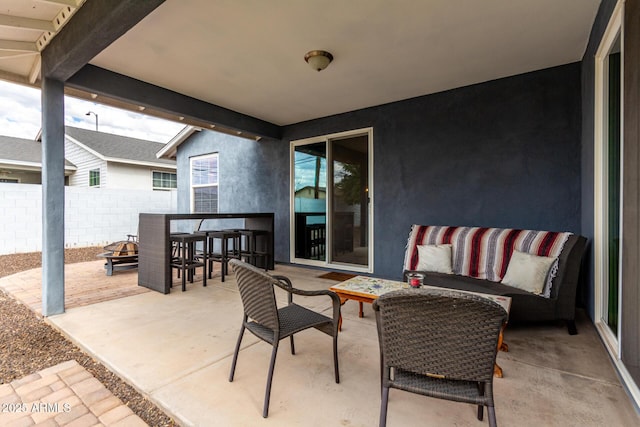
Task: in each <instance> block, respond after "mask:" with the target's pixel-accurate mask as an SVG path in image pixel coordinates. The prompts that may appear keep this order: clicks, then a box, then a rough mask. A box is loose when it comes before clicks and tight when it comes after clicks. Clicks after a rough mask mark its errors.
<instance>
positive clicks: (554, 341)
mask: <svg viewBox="0 0 640 427" xmlns="http://www.w3.org/2000/svg"><path fill="white" fill-rule="evenodd" d="M76 270H77V271H76ZM87 270H92V271H94V272H95V275H94V277H93V279H91V280H93V281H96V282H100V283H103V284H108V283H109V281H110V280H112V281H115V280H118V281H122V280H125V279H123V278H126V280H130V281H131V283H130V285H131V286H135V283H136V281H137V275H135V274H130V273H123V274H120V273H116V274H115V275H114V276H112V277H106V276H105V275H104V270H102V271H100V270H99V269H97V268H95V262H94V263H84V264H74V265H69V266H67V270H66V271H67V273H66V280H67V287H70V286H78V285H80V286H82V282H81V281H84V280H88V279H87V277H86V275H85V274H84V273H82V272H83V271H84V272H86V271H87ZM276 272H277V273H278V274H284V275H287V276H289V277H290V278H291V279H292V280H293V283H294V286H296V287H300V288H303V289H318V288H328V287H330V286H331V285H332V284H334V283H336V282H333V281H330V280H326V279H320V278H318V277H317V276H318V275H320V274H321V273H322V272H321V271H317V270H310V269H303V268H297V267H292V266H283V265H277V267H276ZM76 273H77V274H76ZM16 276H18V275H16ZM10 277H11V276H10ZM78 277H82V279H78ZM5 279H7V278H5ZM176 283H177V282H176ZM34 285H39V282H38V283H36V284H34ZM279 297H280V300H281V301H283V302H284V294H283V295H279ZM298 302H301V303H303V304H304V305H307V306H309V307H312V308H315V309H317V310H328V309H329V306H330V303H329V299H328V298H326V297H315V298H306V299H305V298H302V299H299V300H298ZM357 311H358V310H357V303H355V302H353V301H349V302H347V303H346V304H345V306H343V318H344V322H343V331H342V333H341V334H340V337H339V341H338V346H339V359H340V379H341V382H340V384H336V383H335V381H334V378H333V368H332V351H331V339H330V337H328V336H326V335H324V334H322V333H320V332H318V331H315V330H310V331H304V332H302V333H299V334H297V335H296V355H295V356H294V355H291V353H290V348H289V344H288V342H287V341H283V342H282V343H281V345H280V349H279V352H278V359H277V362H276V368H275V373H274V382H273V388H272V392H271V406H270V411H269V418H267V419H263V418H262V416H261V414H262V404H263V398H264V389H265V382H266V375H267V368H268V364H269V358H270V354H271V347H270V346H269V345H267V344H266V343H263V342H261V341H259V340H257V339H256V338H254V337H253V336H252V335H251V334H250V333H248V332H246V333H245V338H244V341H243V346H242V350H241V352H240V356H239V359H238V366H237V369H236V375H235V380H234V382H233V383H230V382H229V381H228V375H229V368H230V365H231V356H232V354H233V349H234V345H235V342H236V339H237V334H238V332H239V328H240V322H241V319H242V305H241V302H240V297H239V294H238V292H237V288H236V284H235V279H234V276H233V275H230V276H228V277H227V281H226V282H225V283H221V282H220V279H219V277H214V279H213V280H211V281H208V286H207V287H206V288H204V287H202V285H201V283H200V282H196V283H194V284H190V285H188V288H187V291H186V292H181V291H180V287H179V286H178V287H175V286H174V290H173V291H172V292H171V294H169V295H162V294H159V293H156V292H143V293H141V294H138V295H129V296H125V297H122V298H117V299H111V300H104V301H100V302H96V303H91V304H89V305H85V306H77V307H73V308H69V309H68V310H67V312H66V313H64V314H61V315H57V316H52V317H49V318H47V321H48V322H50V323H51V324H52V325H54V326H55V327H57V328H59V329H60V330H61V331H62V332H63V333H64V334H65V335H66V336H68V337H69V338H70V339H71V340H73V341H74V342H75V343H76V344H78V345H79V346H80V347H82V348H83V349H85V350H86V351H87V352H89V353H90V354H91V355H93V356H94V357H95V358H96V359H98V360H100V361H101V362H102V363H103V364H105V365H106V366H107V367H109V368H110V369H111V370H113V371H115V372H116V373H118V374H119V375H120V376H121V377H123V378H124V379H125V380H126V381H128V382H129V383H130V384H132V385H133V386H134V387H136V388H137V389H138V390H139V391H140V392H142V393H143V394H145V395H146V396H147V397H148V398H149V399H151V400H152V401H154V402H155V403H156V404H157V405H159V406H160V407H161V408H163V409H164V410H165V411H166V412H167V413H168V414H169V415H170V416H172V417H173V418H175V419H176V420H177V421H178V422H179V423H181V424H182V425H184V426H255V425H277V426H298V425H303V426H323V427H324V426H373V425H377V423H378V414H379V409H380V388H379V360H378V342H377V335H376V329H375V319H374V317H373V311H372V310H371V307H370V306H365V317H364V318H358V314H357ZM578 331H579V334H578V335H576V336H569V335H568V334H567V332H566V328H564V327H562V326H556V325H551V326H527V327H513V326H510V327H508V328H507V330H506V333H505V342H507V343H508V344H509V352H508V353H503V352H500V353H499V354H498V363H499V364H500V365H501V366H502V368H503V370H504V373H505V376H504V378H496V379H495V381H494V388H495V391H494V393H495V401H496V415H497V421H498V425H502V426H536V427H537V426H541V425H544V426H563V427H564V426H605V425H606V426H637V425H640V417H639V416H638V414H637V413H636V411H635V409H634V407H633V404H632V403H631V401H630V399H629V397H628V396H627V395H626V393H625V391H624V389H623V388H622V386H621V384H620V381H619V380H618V378H617V376H616V373H615V372H614V370H613V367H612V364H611V362H610V361H609V358H608V355H607V354H606V352H605V350H604V347H603V345H602V344H601V342H600V340H599V338H598V336H597V334H596V332H595V329H594V327H593V325H592V324H591V323H590V322H589V320H588V319H587V318H586V317H585V316H584V315H582V316H580V317H579V319H578ZM475 411H476V409H475V407H474V406H472V405H467V404H462V403H454V402H447V401H442V400H437V399H430V398H426V397H421V396H416V395H412V394H409V393H405V392H400V391H397V390H392V391H391V394H390V400H389V415H388V425H389V426H413V425H416V426H417V425H423V426H424V425H426V426H444V425H455V426H481V425H487V424H488V423H487V421H486V418H485V421H484V422H480V421H478V420H477V419H476V418H475Z"/></svg>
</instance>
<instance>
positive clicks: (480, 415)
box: [478, 383, 484, 421]
mask: <svg viewBox="0 0 640 427" xmlns="http://www.w3.org/2000/svg"><path fill="white" fill-rule="evenodd" d="M478 393H479V394H480V396H484V383H478ZM483 418H484V405H478V421H482V419H483Z"/></svg>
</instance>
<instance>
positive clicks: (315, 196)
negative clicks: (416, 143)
mask: <svg viewBox="0 0 640 427" xmlns="http://www.w3.org/2000/svg"><path fill="white" fill-rule="evenodd" d="M370 144H371V131H370V130H361V131H355V132H348V133H342V134H334V135H329V136H323V137H319V138H311V139H308V140H303V141H295V142H293V143H292V156H291V157H292V188H291V192H292V200H293V203H292V226H291V230H292V245H291V246H292V259H293V260H294V261H295V262H297V263H301V264H310V265H320V266H326V265H331V266H332V267H335V268H337V269H350V270H354V271H367V272H368V271H371V264H372V262H371V259H372V253H371V248H370V242H371V235H372V233H371V231H372V230H371V227H370V224H371V185H370V182H371V170H370V169H371V168H370V164H371V155H370V154H371V150H370Z"/></svg>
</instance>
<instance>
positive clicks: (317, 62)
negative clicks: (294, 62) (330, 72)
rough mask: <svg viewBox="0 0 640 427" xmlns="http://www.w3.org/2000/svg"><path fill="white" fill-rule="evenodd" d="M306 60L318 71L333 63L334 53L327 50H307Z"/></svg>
mask: <svg viewBox="0 0 640 427" xmlns="http://www.w3.org/2000/svg"><path fill="white" fill-rule="evenodd" d="M304 60H305V61H307V64H309V65H310V66H311V68H313V69H314V70H316V71H322V70H324V69H325V68H327V67H328V66H329V64H331V61H333V55H331V54H330V53H329V52H327V51H325V50H312V51H310V52H307V54H306V55H305V56H304Z"/></svg>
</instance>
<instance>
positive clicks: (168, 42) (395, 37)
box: [0, 0, 600, 134]
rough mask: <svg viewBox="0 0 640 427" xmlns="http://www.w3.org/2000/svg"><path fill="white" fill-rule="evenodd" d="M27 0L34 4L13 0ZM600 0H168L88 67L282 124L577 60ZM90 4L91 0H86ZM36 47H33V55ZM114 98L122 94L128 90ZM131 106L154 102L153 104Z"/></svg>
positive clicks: (3, 70)
mask: <svg viewBox="0 0 640 427" xmlns="http://www.w3.org/2000/svg"><path fill="white" fill-rule="evenodd" d="M23 3H25V4H30V5H32V7H31V8H28V7H24V6H21V7H20V8H18V7H17V5H18V4H20V5H23ZM71 3H73V4H80V3H83V1H82V0H77V1H76V0H32V1H24V2H23V1H22V0H0V6H1V7H2V10H1V12H2V13H5V14H9V15H15V16H20V17H22V18H34V17H35V15H34V13H35V11H36V10H40V9H43V8H44V7H45V6H56V5H57V6H60V5H61V4H67V5H68V4H71ZM599 4H600V1H599V0H563V1H557V0H536V1H531V0H516V1H513V0H508V1H507V0H485V1H482V2H478V1H477V0H459V1H456V2H451V1H449V0H430V1H415V0H398V1H394V2H389V1H384V0H353V1H349V2H344V1H338V0H322V1H321V0H314V1H305V2H299V1H293V0H278V1H270V2H257V1H236V0H220V1H215V2H211V1H209V0H181V1H178V0H167V1H165V2H164V3H162V4H160V5H159V6H158V7H157V8H156V9H155V10H153V11H152V12H151V13H149V14H148V15H147V16H146V17H145V18H144V19H142V20H141V21H140V22H138V23H137V24H136V25H135V26H133V27H132V28H131V29H130V30H128V31H127V32H126V33H124V34H123V35H122V36H120V37H119V38H118V39H117V40H115V41H114V42H113V43H111V44H110V45H108V46H107V47H106V48H105V49H104V50H101V51H99V52H98V53H97V55H95V56H92V58H93V59H91V61H90V64H91V65H90V66H88V67H85V69H84V70H82V71H87V69H95V68H96V67H99V69H97V71H98V72H102V71H103V70H108V71H110V72H113V73H117V74H113V73H110V75H112V76H114V75H115V76H117V75H123V76H127V77H130V78H133V79H136V80H138V81H141V82H145V83H148V84H151V85H154V86H157V87H159V88H164V89H167V90H169V91H171V92H172V93H176V94H180V95H185V96H187V97H190V98H194V99H195V100H197V101H204V103H207V105H209V104H210V105H212V107H214V108H216V107H222V109H223V110H224V111H227V110H229V111H231V112H237V113H241V115H242V116H246V117H247V118H249V119H258V120H259V121H262V122H265V123H267V124H273V125H277V126H282V125H287V124H291V123H297V122H300V121H305V120H310V119H314V118H319V117H324V116H328V115H332V114H338V113H342V112H347V111H352V110H356V109H360V108H365V107H369V106H374V105H379V104H383V103H388V102H393V101H398V100H402V99H407V98H412V97H416V96H420V95H426V94H430V93H435V92H440V91H444V90H448V89H453V88H456V87H461V86H466V85H470V84H474V83H480V82H484V81H489V80H493V79H498V78H502V77H506V76H510V75H515V74H520V73H525V72H529V71H534V70H538V69H544V68H548V67H552V66H557V65H563V64H567V63H571V62H574V61H579V60H581V59H582V56H583V54H584V51H585V47H586V44H587V40H588V37H589V32H590V29H591V26H592V24H593V20H594V18H595V15H596V13H597V10H598V6H599ZM88 6H94V5H93V4H91V2H87V4H85V5H84V6H82V7H83V8H86V7H88ZM1 17H2V16H0V18H1ZM45 19H50V18H48V17H47V18H45ZM72 19H73V18H72ZM24 22H26V23H27V24H28V23H29V22H31V21H24ZM24 22H23V23H24ZM0 25H2V26H0V30H2V31H3V32H0V38H3V39H5V40H6V41H10V39H11V38H12V37H17V36H18V34H19V33H20V32H22V31H23V28H21V26H20V25H13V24H12V23H11V20H10V19H8V18H5V19H4V20H2V19H0ZM12 25H13V26H12ZM33 32H35V30H33ZM5 44H6V42H5ZM2 46H3V45H2V44H0V48H1V47H2ZM5 47H6V46H5ZM313 49H324V50H328V51H330V52H331V53H332V54H333V56H334V58H335V59H334V61H333V63H332V64H331V65H330V66H329V67H328V68H327V69H326V70H324V71H322V72H320V73H318V72H315V71H313V70H311V68H310V67H309V66H308V65H307V64H306V63H305V61H304V59H303V57H304V54H305V53H306V52H307V51H309V50H313ZM5 53H6V50H5V51H2V50H0V54H2V55H4V54H5ZM38 56H39V55H37V54H35V55H32V57H33V58H32V59H33V61H37V60H38V59H37V58H38ZM1 58H2V57H0V78H5V79H6V78H7V76H8V75H9V74H8V73H13V74H12V75H13V76H16V75H19V76H22V78H23V79H24V80H25V81H32V83H36V84H37V78H36V79H34V75H35V72H34V70H35V69H36V68H37V67H36V64H35V62H34V63H32V64H31V65H30V66H28V65H24V66H23V67H22V68H20V69H19V70H18V69H15V70H9V69H8V64H9V61H8V60H2V59H1ZM25 58H26V56H25ZM25 62H26V61H25ZM91 66H94V67H91ZM94 71H95V70H94ZM78 74H82V73H78ZM94 75H95V74H94ZM74 77H78V76H74ZM94 78H95V77H94ZM13 80H14V81H15V80H16V79H15V78H14V79H13ZM76 80H77V79H76ZM80 82H82V79H80ZM70 86H71V87H72V88H73V87H76V88H79V89H80V90H83V89H84V90H86V89H87V86H88V85H86V84H85V85H83V84H78V81H75V82H74V78H72V79H70ZM97 93H98V91H96V93H94V94H93V96H94V97H95V96H96V94H97ZM78 94H79V93H76V95H78ZM101 95H103V94H102V93H101ZM106 95H108V94H106ZM107 98H108V96H107ZM113 99H116V100H118V101H119V102H120V103H122V102H123V97H122V96H115V97H114V98H113ZM113 99H112V103H113ZM99 100H100V99H98V101H99ZM103 102H106V103H109V100H108V99H107V100H106V101H105V100H103ZM124 102H125V104H126V103H127V102H132V101H131V100H124ZM116 103H117V102H116ZM130 107H131V108H138V109H139V110H142V109H147V111H146V112H147V113H151V114H153V113H154V111H153V106H152V105H148V106H145V105H141V104H138V105H133V106H131V105H130ZM149 107H151V108H149ZM167 110H168V109H167V108H164V109H163V108H160V109H159V111H160V112H162V111H164V113H165V115H164V116H165V117H167V118H173V119H174V120H178V119H179V117H182V120H184V116H183V115H180V114H179V113H178V114H173V115H167V114H166V112H167ZM172 113H175V112H172ZM161 115H162V114H161ZM187 116H188V114H187ZM232 121H233V120H232ZM186 122H188V121H186ZM192 122H193V121H192ZM230 124H231V127H232V128H233V127H235V128H241V126H239V125H238V123H236V124H233V123H230ZM248 130H251V129H248ZM259 133H260V132H258V133H257V134H259ZM266 133H268V132H265V134H266Z"/></svg>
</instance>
